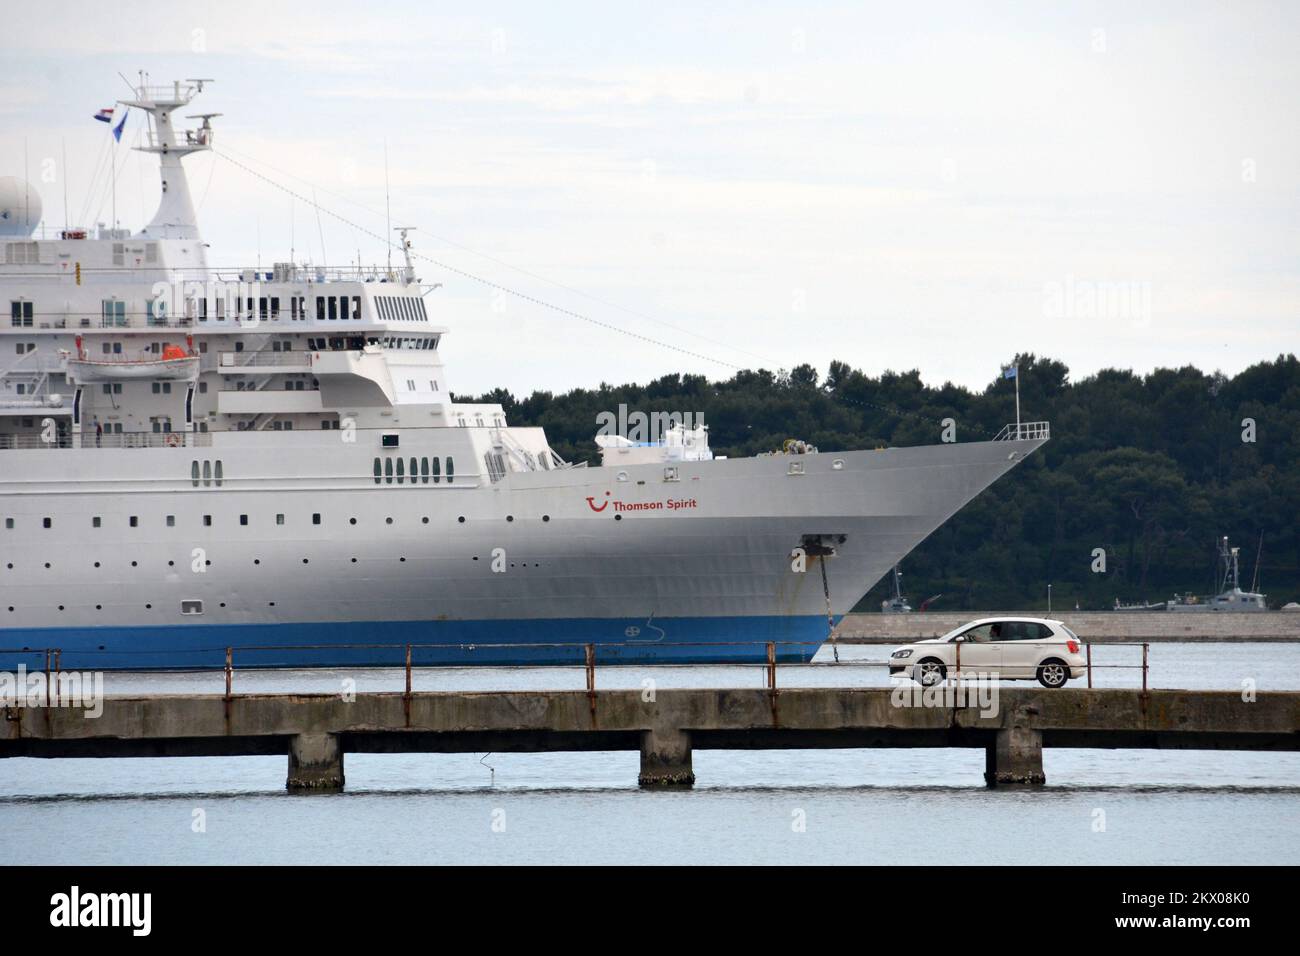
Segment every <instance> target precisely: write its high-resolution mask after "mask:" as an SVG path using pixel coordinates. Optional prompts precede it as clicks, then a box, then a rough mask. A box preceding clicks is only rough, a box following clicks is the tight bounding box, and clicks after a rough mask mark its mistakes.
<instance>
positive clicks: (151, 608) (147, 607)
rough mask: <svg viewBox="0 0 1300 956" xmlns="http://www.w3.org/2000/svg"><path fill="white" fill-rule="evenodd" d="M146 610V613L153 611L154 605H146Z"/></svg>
mask: <svg viewBox="0 0 1300 956" xmlns="http://www.w3.org/2000/svg"><path fill="white" fill-rule="evenodd" d="M144 609H145V610H146V611H150V610H153V605H152V604H146V605H145V606H144Z"/></svg>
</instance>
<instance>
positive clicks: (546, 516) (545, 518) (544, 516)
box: [542, 515, 551, 521]
mask: <svg viewBox="0 0 1300 956" xmlns="http://www.w3.org/2000/svg"><path fill="white" fill-rule="evenodd" d="M542 520H543V521H550V520H551V516H550V515H542Z"/></svg>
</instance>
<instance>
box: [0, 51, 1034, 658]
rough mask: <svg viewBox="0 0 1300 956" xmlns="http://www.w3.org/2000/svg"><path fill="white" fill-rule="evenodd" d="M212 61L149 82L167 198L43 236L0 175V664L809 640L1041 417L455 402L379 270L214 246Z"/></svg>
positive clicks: (141, 91) (432, 308) (985, 480)
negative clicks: (568, 441) (806, 429)
mask: <svg viewBox="0 0 1300 956" xmlns="http://www.w3.org/2000/svg"><path fill="white" fill-rule="evenodd" d="M204 82H205V81H196V80H187V81H180V82H175V83H172V84H169V85H164V86H154V85H150V84H149V82H148V81H147V80H146V79H145V78H143V77H142V79H141V83H140V85H139V87H138V88H135V89H133V95H132V96H131V98H130V99H128V100H124V101H122V102H121V103H120V104H119V106H120V107H121V108H123V109H129V110H131V111H135V112H136V113H138V114H143V116H145V117H147V119H148V124H149V128H148V131H147V134H146V135H145V137H144V139H143V140H142V145H140V146H138V147H137V148H138V149H142V150H143V151H144V152H145V153H147V154H151V155H152V156H155V157H156V158H157V163H158V167H159V174H160V176H161V199H160V202H159V206H158V209H157V212H156V213H155V214H154V216H153V218H152V219H151V220H150V221H149V222H148V223H147V224H146V225H144V226H143V228H141V229H139V230H138V231H131V230H126V229H121V228H119V227H118V225H117V223H116V222H114V223H113V224H112V225H110V226H99V227H98V228H94V229H72V228H64V229H61V230H58V231H54V232H50V231H49V230H48V227H47V226H46V225H43V224H42V218H41V198H40V195H39V191H38V190H37V189H36V187H35V186H33V185H31V184H29V183H26V182H24V181H22V180H19V179H16V178H13V177H9V178H4V179H0V246H3V259H2V260H0V300H3V302H6V303H7V304H8V310H9V316H10V321H9V322H8V323H5V324H4V325H3V327H2V328H0V331H2V332H3V335H2V336H0V521H2V522H3V526H0V667H4V668H8V669H13V668H15V667H17V666H18V665H19V664H22V665H24V666H26V667H28V668H29V669H31V668H38V667H42V666H49V662H50V661H51V660H53V661H54V664H55V666H61V667H62V668H65V669H68V668H80V669H98V670H111V669H127V670H145V669H198V668H214V667H223V666H226V662H227V660H233V666H235V667H270V666H344V665H395V664H400V663H402V661H403V660H404V659H405V658H406V656H407V655H408V654H409V655H410V658H411V660H412V661H413V663H416V664H465V665H473V664H530V663H559V662H570V663H578V662H581V661H582V660H584V659H585V656H586V655H588V654H594V655H595V657H596V658H597V659H599V660H601V661H613V662H618V661H626V662H682V663H686V662H703V661H761V660H765V659H766V658H767V655H768V653H769V647H768V645H769V644H770V645H771V646H772V647H773V648H774V649H775V653H776V656H777V658H778V659H780V660H808V659H810V658H811V657H812V655H813V654H814V653H815V652H816V651H817V649H818V647H819V646H820V645H822V644H823V643H824V642H825V641H827V640H828V639H829V637H830V629H831V627H833V625H834V624H835V623H836V622H837V621H838V619H839V618H840V617H841V616H842V615H843V614H845V613H846V612H847V611H849V610H850V609H851V608H852V607H853V606H854V605H855V604H856V603H857V602H858V601H859V600H860V599H861V598H862V596H863V595H864V594H865V593H866V591H867V590H868V589H869V588H870V587H871V586H872V585H873V584H875V583H876V582H877V581H878V580H880V579H881V578H882V577H883V576H884V575H885V574H886V573H887V572H888V571H889V569H890V568H891V567H893V566H894V565H895V564H896V563H897V562H898V561H899V560H900V559H902V558H903V557H904V556H905V555H906V554H907V553H908V552H909V551H911V550H912V549H913V548H914V547H915V546H916V545H917V544H918V543H920V542H921V541H922V540H924V539H925V538H926V536H927V535H929V534H930V533H931V532H933V531H934V530H935V529H936V528H938V527H939V526H940V525H941V524H943V522H945V521H946V520H947V519H948V518H949V517H951V516H952V515H953V514H954V513H955V512H956V511H957V510H958V509H960V508H961V507H962V506H963V505H964V504H966V503H967V502H968V501H970V500H971V499H972V498H974V497H975V496H976V495H978V494H979V493H980V492H982V491H983V490H984V489H985V488H987V487H988V486H989V484H991V483H992V482H994V481H995V480H997V479H998V478H999V477H1000V476H1001V475H1003V474H1004V473H1006V472H1007V471H1008V470H1009V469H1011V468H1013V467H1015V465H1016V464H1017V463H1018V462H1020V461H1021V460H1023V459H1024V457H1025V456H1026V455H1028V454H1029V453H1031V452H1032V451H1033V450H1034V449H1035V448H1037V447H1038V446H1039V445H1040V444H1042V443H1043V442H1044V441H1046V440H1047V439H1048V437H1049V430H1048V427H1047V425H1046V423H1042V422H1035V423H1023V424H1022V423H1017V424H1015V425H1010V426H1008V427H1007V428H1005V429H1003V431H1002V432H1001V434H999V435H998V437H997V438H996V439H994V440H991V441H980V442H967V443H946V444H937V445H932V446H925V447H909V448H886V449H871V450H859V451H841V452H830V453H828V452H821V453H816V450H815V449H813V448H811V447H810V446H807V445H804V444H802V443H798V442H794V443H787V446H786V447H785V448H784V449H783V450H782V451H779V452H774V453H772V454H767V455H760V456H756V457H749V458H722V457H716V458H715V457H714V456H713V454H712V453H711V451H710V450H709V448H708V434H707V430H706V429H704V428H698V427H697V428H691V429H688V428H685V427H677V426H676V425H675V424H674V425H673V426H672V427H670V428H669V431H668V433H667V434H665V435H663V436H660V438H661V440H659V441H657V442H653V443H646V442H639V441H638V442H634V441H631V440H629V439H628V438H626V437H625V436H606V438H609V439H611V440H606V441H603V442H602V443H601V457H600V461H599V462H598V463H592V465H591V466H590V467H588V466H587V464H586V463H577V464H574V463H569V462H566V461H563V460H562V459H561V458H560V457H559V456H558V455H557V454H556V453H555V452H554V451H553V450H552V449H551V447H550V446H549V445H548V443H547V438H546V434H545V433H544V431H543V430H542V429H541V428H532V427H517V426H512V425H510V424H509V423H508V422H507V421H506V416H505V414H504V412H503V410H502V408H501V406H499V405H485V404H465V403H462V402H458V401H456V400H454V398H453V397H452V393H451V391H450V385H449V381H448V378H447V374H446V370H445V367H444V364H443V358H444V353H445V352H446V350H447V347H448V345H449V343H452V342H454V338H449V332H448V329H447V328H446V327H445V326H444V325H442V324H441V322H442V319H443V317H442V315H441V310H440V309H439V308H438V306H437V301H438V300H437V296H436V293H435V290H436V286H435V285H433V284H426V283H421V281H420V280H419V279H418V278H417V275H416V268H415V266H414V259H413V253H412V250H411V246H410V242H409V240H408V239H407V237H406V236H405V234H403V235H402V239H401V243H400V247H401V250H402V252H403V253H404V256H403V259H404V263H403V264H402V265H400V266H398V267H396V268H391V267H376V268H374V269H370V270H366V269H361V268H352V269H349V270H341V269H336V268H322V267H318V266H305V265H302V264H296V263H294V262H291V261H286V262H282V263H278V264H275V265H274V266H273V267H272V268H271V269H241V270H237V271H234V272H229V271H223V270H220V269H217V268H213V267H210V266H209V261H210V260H209V251H208V247H207V245H206V244H205V243H204V242H203V241H202V239H201V237H200V232H199V227H198V223H197V222H196V216H195V211H194V206H193V203H192V200H191V195H190V190H189V186H188V184H187V182H186V174H185V168H184V167H185V161H186V159H187V158H188V157H190V156H193V155H194V154H195V153H199V152H202V151H205V150H210V149H212V148H213V141H214V140H213V138H214V132H213V128H212V123H211V120H212V118H213V117H214V116H216V115H218V114H197V115H193V116H190V117H188V118H189V119H193V120H198V121H201V122H197V123H192V124H188V125H189V126H190V127H192V128H182V126H184V125H186V124H185V123H183V122H182V121H181V118H180V117H179V116H178V115H177V114H178V111H183V110H185V109H187V108H189V107H190V104H191V101H192V100H193V99H194V98H195V97H196V96H198V95H199V94H200V93H202V92H203V86H204Z"/></svg>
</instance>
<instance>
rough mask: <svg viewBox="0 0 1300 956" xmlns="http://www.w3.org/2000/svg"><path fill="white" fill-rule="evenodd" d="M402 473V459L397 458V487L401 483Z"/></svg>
mask: <svg viewBox="0 0 1300 956" xmlns="http://www.w3.org/2000/svg"><path fill="white" fill-rule="evenodd" d="M402 472H403V468H402V459H400V458H399V459H397V483H398V484H399V485H400V484H401V483H402Z"/></svg>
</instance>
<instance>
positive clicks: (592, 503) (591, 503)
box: [587, 491, 609, 514]
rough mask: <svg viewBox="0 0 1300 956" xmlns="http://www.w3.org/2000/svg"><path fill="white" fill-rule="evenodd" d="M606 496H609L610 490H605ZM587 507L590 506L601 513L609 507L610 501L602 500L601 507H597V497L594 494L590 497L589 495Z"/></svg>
mask: <svg viewBox="0 0 1300 956" xmlns="http://www.w3.org/2000/svg"><path fill="white" fill-rule="evenodd" d="M605 497H606V498H608V497H609V492H608V491H607V492H605ZM587 507H588V508H590V509H591V510H592V511H595V512H596V513H597V514H599V513H600V512H602V511H604V510H605V509H606V508H608V507H609V502H608V501H602V502H601V503H600V507H599V508H597V507H596V499H595V497H594V496H588V497H587Z"/></svg>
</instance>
